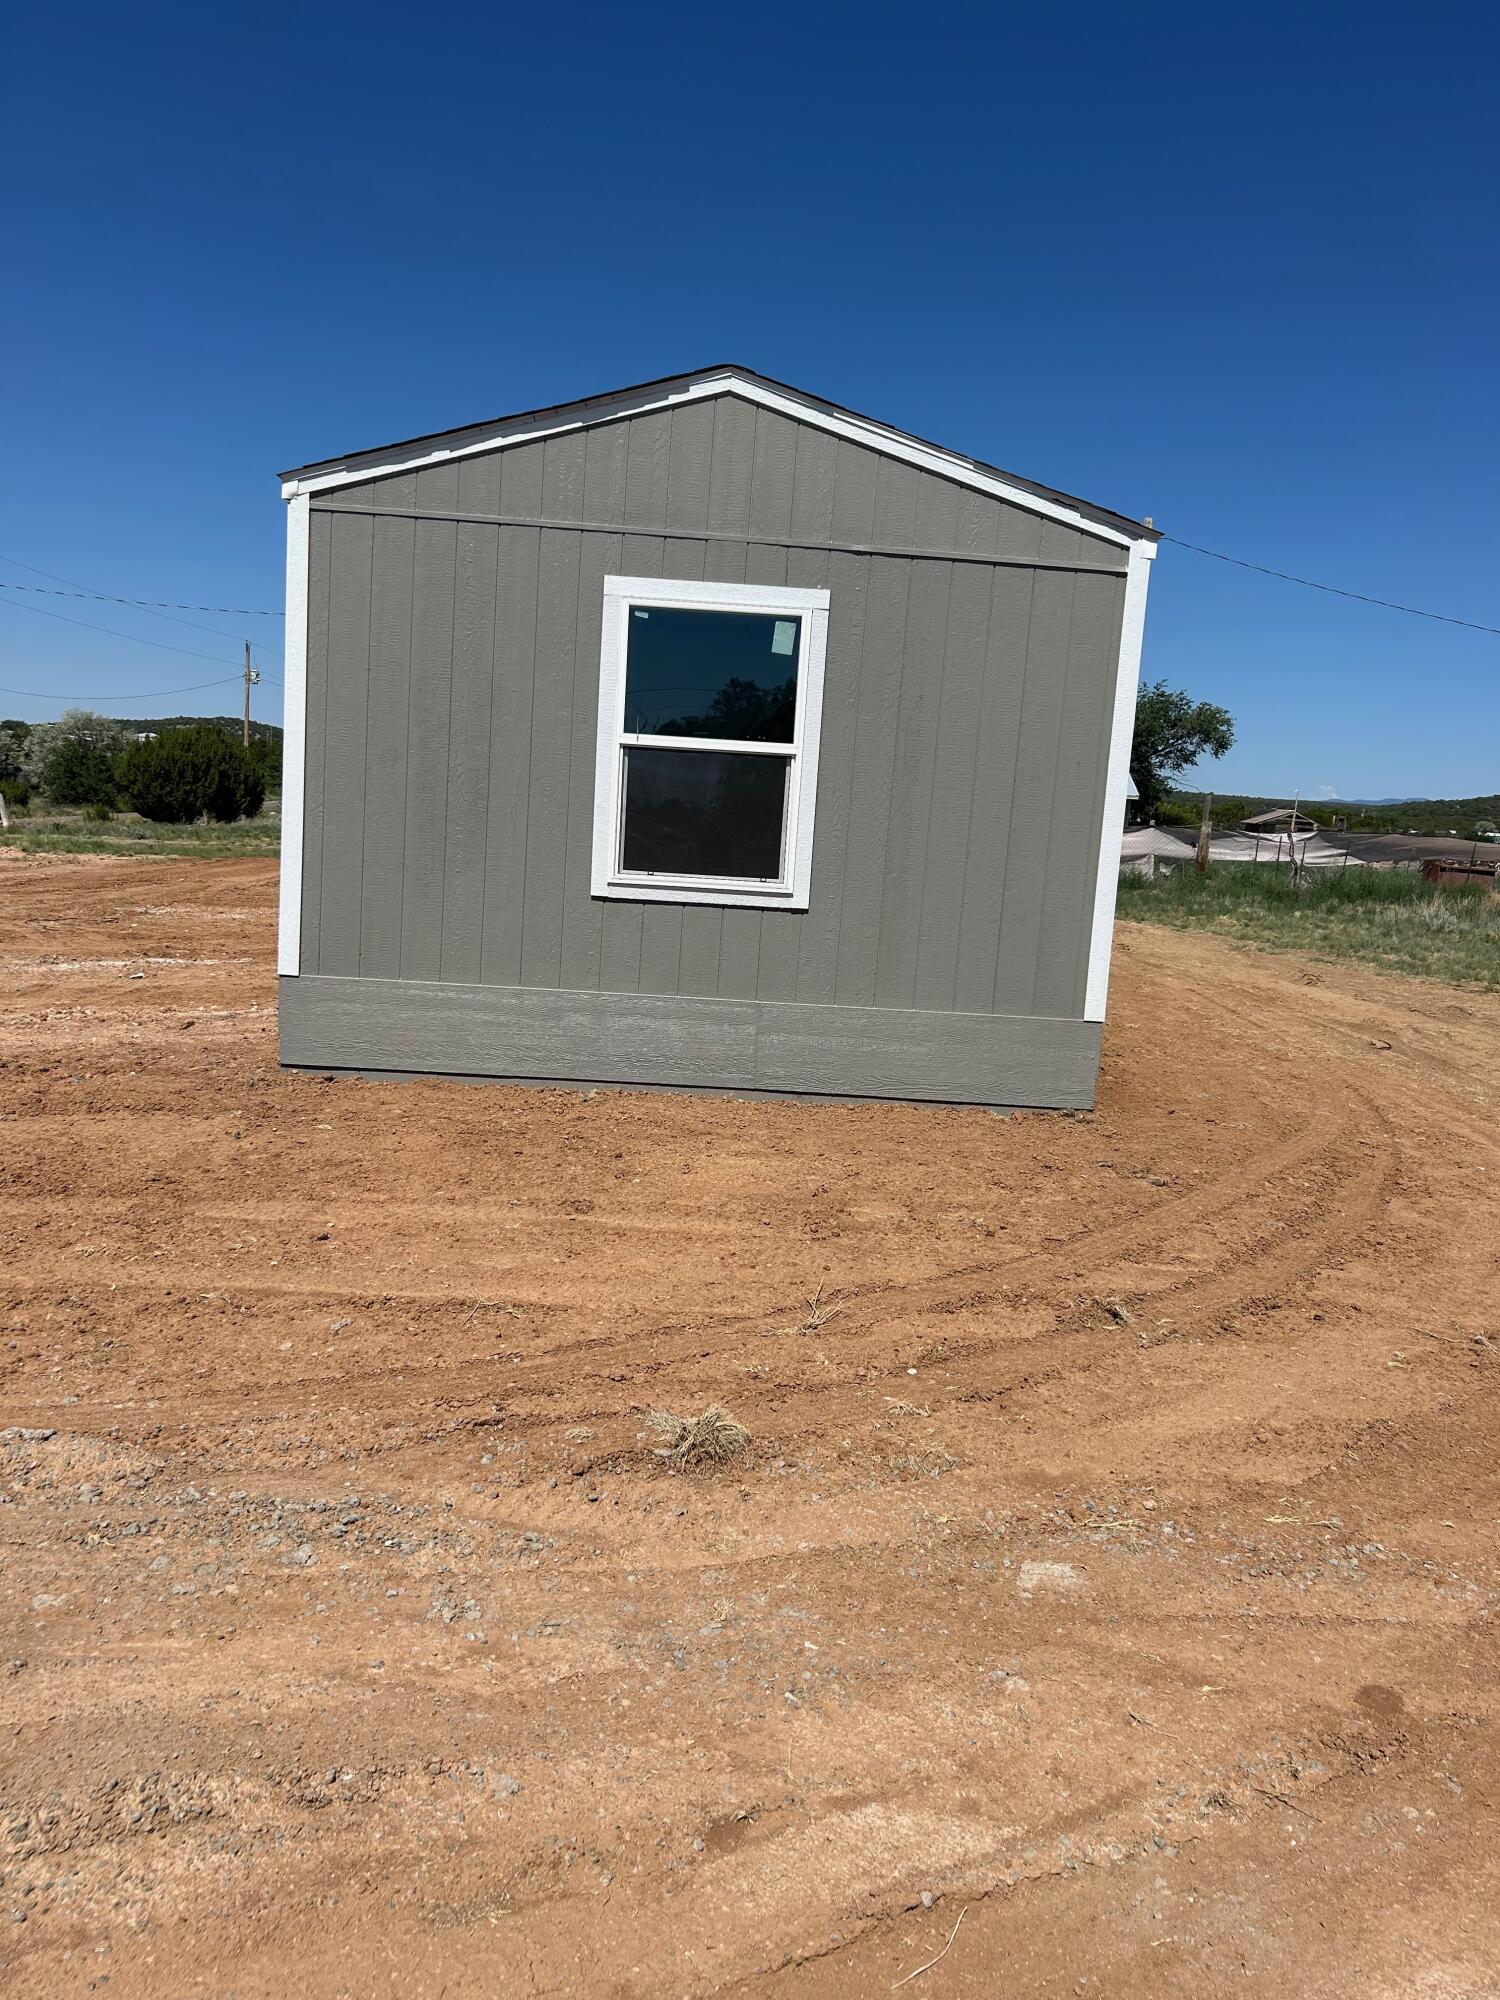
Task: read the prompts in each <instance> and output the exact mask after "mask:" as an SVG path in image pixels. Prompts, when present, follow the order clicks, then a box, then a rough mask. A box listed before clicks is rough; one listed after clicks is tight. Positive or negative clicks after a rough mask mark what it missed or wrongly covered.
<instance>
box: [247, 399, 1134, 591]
mask: <svg viewBox="0 0 1500 2000" xmlns="http://www.w3.org/2000/svg"><path fill="white" fill-rule="evenodd" d="M735 393H739V394H742V395H750V396H751V397H752V398H753V399H755V400H761V401H764V400H767V399H768V398H774V399H776V400H777V401H780V402H784V403H786V404H788V405H790V406H791V408H790V410H789V414H791V415H793V416H794V417H795V416H798V415H800V416H802V417H803V418H804V419H811V420H812V421H814V422H819V421H821V422H822V423H823V424H825V425H826V426H827V427H829V428H831V429H834V430H838V431H841V432H843V433H844V434H845V435H849V436H852V437H854V438H855V441H857V442H859V443H861V444H863V445H865V446H866V447H867V448H869V449H871V450H875V451H879V450H881V449H882V448H884V449H885V450H887V451H895V452H896V453H897V454H898V455H903V456H910V455H913V454H917V453H919V454H921V455H923V457H924V458H928V459H930V461H931V463H930V464H929V467H928V469H930V470H933V471H935V472H937V473H938V474H939V476H943V477H948V478H953V479H957V480H959V481H961V482H963V483H967V484H971V485H974V486H976V487H979V488H980V489H981V490H992V489H993V488H994V487H995V486H997V485H998V486H1000V487H1003V488H1005V489H1007V492H1006V493H1005V494H1004V495H1002V496H1001V497H1012V496H1013V497H1014V498H1015V500H1016V501H1017V502H1018V503H1019V504H1021V505H1025V504H1026V502H1027V501H1028V500H1030V501H1032V502H1035V503H1039V504H1040V506H1041V509H1042V511H1044V512H1049V513H1050V512H1057V513H1062V514H1065V515H1068V516H1072V517H1075V518H1076V520H1077V524H1078V525H1079V526H1080V527H1083V528H1084V529H1090V528H1093V529H1096V530H1098V531H1100V532H1103V533H1104V534H1105V535H1107V536H1109V537H1110V538H1111V539H1117V540H1121V541H1126V542H1130V543H1134V544H1137V545H1139V546H1141V548H1142V552H1143V553H1144V554H1152V553H1154V550H1155V545H1156V543H1157V542H1158V541H1159V540H1160V539H1161V531H1160V530H1159V529H1157V528H1156V527H1154V526H1148V525H1147V524H1146V523H1145V522H1143V521H1137V520H1135V519H1134V518H1133V517H1132V516H1131V515H1128V514H1120V513H1117V512H1115V511H1114V510H1113V509H1112V508H1107V507H1100V506H1097V505H1096V504H1095V503H1094V502H1092V501H1088V500H1083V499H1080V498H1079V497H1078V496H1077V495H1076V494H1070V493H1064V492H1062V491H1061V490H1060V489H1058V488H1056V487H1050V486H1043V485H1041V484H1040V483H1038V482H1037V481H1035V480H1029V479H1025V478H1023V477H1021V476H1020V475H1019V474H1016V473H1012V472H1006V471H1004V470H1003V469H1002V468H1001V467H999V466H993V465H988V464H986V463H985V462H984V461H983V460H982V459H976V458H971V457H969V456H968V455H967V454H965V453H962V452H956V451H953V450H952V449H951V448H950V447H948V446H946V445H939V444H934V443H933V442H932V441H931V440H930V439H928V438H922V437H919V436H917V435H916V434H915V433H914V432H911V431H902V430H898V429H896V428H895V426H894V425H891V424H886V423H882V422H881V421H880V420H879V419H878V418H875V417H867V416H864V415H862V414H861V413H860V412H858V411H855V410H850V409H847V408H845V407H844V405H842V404H839V403H832V402H829V401H827V400H826V399H825V398H824V397H821V396H814V395H812V394H810V393H809V392H808V391H807V390H805V389H798V388H795V387H793V386H792V385H791V384H789V383H785V382H778V381H777V380H776V379H775V378H774V377H772V376H768V375H761V374H758V373H757V372H756V371H755V370H754V369H752V368H745V367H743V366H741V365H739V364H738V363H734V362H723V363H719V364H717V365H715V366H712V367H708V368H696V369H692V370H690V371H688V372H686V373H683V374H679V375H663V376H658V377H656V378H655V379H654V380H652V381H649V382H640V383H635V384H633V385H631V386H630V387H628V388H624V389H615V390H610V391H608V392H607V393H604V394H600V395H594V396H583V397H579V398H576V399H575V400H573V401H571V402H567V403H556V404H549V405H545V406H543V407H542V408H540V409H534V410H521V411H517V412H516V413H514V414H513V415H510V416H503V417H492V418H490V419H488V420H486V421H485V422H483V423H477V424H464V425H461V426H459V427H457V428H455V429H452V430H446V431H431V432H427V433H425V434H423V435H422V436H420V437H413V438H404V439H400V440H398V441H396V442H395V443H392V444H386V445H376V446H372V447H369V448H367V449H365V450H362V451H357V452H349V453H346V454H344V455H343V456H341V457H336V458H324V459H315V460H313V461H311V462H310V463H309V464H306V465H300V466H294V467H292V468H291V469H290V470H288V471H286V472H283V473H281V474H280V475H279V476H280V478H281V481H282V490H283V496H284V497H286V498H290V497H292V495H293V494H295V493H298V492H303V491H311V490H313V489H314V488H315V487H324V486H332V485H341V484H346V483H349V482H352V481H356V480H360V479H366V478H378V477H383V476H388V475H389V474H392V473H395V472H399V471H402V470H409V469H415V467H416V466H417V465H419V464H431V463H435V462H441V461H443V460H445V459H448V458H452V457H462V456H467V455H470V454H472V453H475V452H478V451H482V450H485V449H495V450H498V449H501V448H503V446H505V445H507V444H515V443H523V442H525V441H526V439H527V438H528V437H529V436H546V435H548V434H550V433H552V432H555V431H557V430H562V429H578V428H582V427H584V426H585V425H587V424H589V423H598V422H605V421H610V420H613V419H618V418H623V417H626V416H629V415H631V414H636V413H641V412H642V411H644V410H646V409H654V408H660V407H662V406H663V405H666V404H670V403H673V402H677V401H688V400H692V399H694V398H696V397H699V396H703V395H707V394H735Z"/></svg>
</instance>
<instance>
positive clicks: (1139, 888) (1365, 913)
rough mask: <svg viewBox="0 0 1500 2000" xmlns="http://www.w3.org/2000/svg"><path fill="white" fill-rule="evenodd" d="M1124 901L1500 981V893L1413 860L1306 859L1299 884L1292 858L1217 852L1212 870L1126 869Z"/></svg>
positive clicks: (1412, 966)
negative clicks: (1399, 865)
mask: <svg viewBox="0 0 1500 2000" xmlns="http://www.w3.org/2000/svg"><path fill="white" fill-rule="evenodd" d="M1118 907H1119V914H1120V916H1121V917H1124V918H1127V919H1132V920H1134V921H1135V922H1137V923H1148V924H1167V925H1170V926H1171V927H1172V928H1174V929H1177V930H1207V931H1213V932H1215V933H1217V934H1218V935H1219V936H1221V937H1232V938H1242V939H1244V940H1246V941H1247V942H1249V943H1253V944H1259V945H1264V946H1265V947H1267V948H1268V949H1269V950H1271V951H1298V952H1306V953H1309V954H1311V955H1312V956H1315V957H1319V958H1329V959H1355V960H1358V961H1360V962H1362V963H1363V964H1366V965H1375V966H1379V967H1381V968H1382V969H1383V970H1385V971H1388V972H1406V973H1411V974H1413V975H1415V976H1416V977H1418V978H1421V979H1443V980H1447V981H1449V982H1451V983H1452V984H1454V985H1460V986H1467V985H1474V986H1487V987H1491V988H1500V896H1497V895H1495V894H1493V893H1492V892H1491V891H1490V890H1489V889H1486V888H1483V887H1481V886H1478V885H1473V884H1465V885H1464V886H1463V887H1462V888H1456V889H1435V888H1433V887H1431V885H1430V884H1428V883H1426V882H1424V881H1423V880H1422V878H1421V876H1420V875H1418V874H1416V873H1415V872H1414V871H1411V870H1407V869H1387V868H1347V869H1345V868H1340V869H1333V868H1329V869H1309V870H1308V871H1307V873H1306V874H1305V875H1304V876H1303V879H1302V883H1301V885H1300V887H1299V886H1298V885H1296V884H1295V883H1294V882H1293V880H1292V876H1291V871H1290V870H1289V869H1287V868H1274V867H1271V866H1270V865H1269V864H1262V865H1255V864H1236V863H1234V862H1218V863H1216V864H1214V865H1212V866H1211V867H1210V868H1209V870H1208V873H1207V874H1206V875H1200V874H1199V873H1198V871H1197V870H1196V869H1195V868H1177V869H1174V870H1173V871H1172V873H1171V874H1169V875H1158V876H1156V877H1155V879H1154V880H1148V879H1147V877H1145V876H1143V875H1122V876H1121V877H1120V900H1119V906H1118Z"/></svg>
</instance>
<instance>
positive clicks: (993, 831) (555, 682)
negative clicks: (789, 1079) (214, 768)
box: [302, 395, 1125, 1019]
mask: <svg viewBox="0 0 1500 2000" xmlns="http://www.w3.org/2000/svg"><path fill="white" fill-rule="evenodd" d="M876 551H882V552H876ZM883 551H889V553H885V552H883ZM985 557H995V558H1000V559H1002V560H1003V562H1004V563H1005V564H1008V565H1014V564H1017V563H1025V562H1026V561H1027V560H1028V559H1033V560H1037V561H1040V562H1049V561H1050V562H1053V563H1082V564H1085V565H1099V566H1103V567H1104V568H1106V569H1107V570H1109V571H1110V572H1111V573H1110V574H1096V573H1090V572H1089V571H1088V570H1087V569H1085V570H1071V569H1049V568H1035V569H1033V568H1028V567H1014V566H1000V565H999V564H992V563H987V562H985V561H984V560H983V558H985ZM1124 570H1125V551H1124V550H1123V549H1121V548H1119V547H1118V546H1116V545H1114V544H1112V543H1108V542H1104V541H1101V540H1100V539H1099V538H1098V537H1096V536H1091V535H1089V534H1088V533H1086V532H1084V531H1081V530H1078V529H1074V528H1071V527H1068V526H1066V525H1063V524H1060V523H1056V522H1052V521H1050V520H1046V519H1044V518H1043V517H1041V516H1038V515H1036V514H1034V513H1030V512H1028V511H1026V510H1025V509H1024V508H1021V507H1018V506H1012V505H1007V504H1006V503H1003V502H1001V501H997V500H992V499H990V498H989V497H988V496H986V495H983V494H980V493H976V492H973V491H971V490H969V489H967V488H964V487H961V486H959V485H957V484H955V483H954V482H952V481H949V480H945V479H942V478H939V477H937V476H935V475H932V474H929V473H926V472H923V471H921V470H919V469H918V468H916V467H914V466H911V465H908V464H906V463H905V462H904V461H901V460H898V459H894V458H888V457H885V456H883V455H881V454H880V453H878V452H875V451H871V450H868V449H866V448H864V447H862V446H859V445H854V444H851V443H849V442H848V441H847V440H844V439H839V438H835V437H831V436H829V435H828V434H827V433H826V432H824V431H821V430H819V429H818V428H817V427H816V426H813V425H808V424H803V423H800V422H798V421H796V420H794V419H791V418H788V417H785V416H781V415H779V414H777V413H775V412H773V411H769V410H765V409H761V408H758V407H756V406H754V405H752V404H750V403H748V402H745V401H743V400H742V399H740V398H738V397H735V396H733V395H724V396H721V397H718V398H715V399H713V400H705V401H701V402H696V403H692V404H687V405H684V406H682V407H680V408H676V409H672V410H663V411H658V412H653V413H651V414H648V415H642V416H637V417H634V418H630V419H626V420H623V421H620V422H615V423H609V424H604V425H600V426H598V427H597V428H594V429H591V430H586V431H581V432H575V433H572V434H569V435H566V436H561V437H556V438H550V439H547V440H545V441H537V442H531V443H526V444H520V445H513V446H510V447H508V448H507V449H505V450H503V451H497V452H494V453H491V454H488V455H486V456H484V457H481V458H475V459H471V460H466V461H463V462H462V463H460V464H449V465H446V466H435V467H429V468H426V469H423V470H421V471H418V472H415V473H405V474H401V475H399V476H396V477H392V478H387V479H382V480H376V481H371V482H368V483H367V484H364V485H359V486H351V487H345V488H343V489H340V490H338V491H336V492H334V493H332V494H330V495H329V496H328V497H327V498H326V499H315V500H314V502H313V511H312V541H311V584H310V594H309V639H308V656H309V658H308V666H309V682H308V689H309V692H308V717H307V808H306V844H305V850H304V881H303V905H302V909H303V935H302V970H303V972H304V973H307V974H311V975H322V976H328V977H342V978H351V977H356V978H366V979H385V980H392V979H399V980H419V981H428V982H441V983H443V984H445V985H448V984H458V985H485V986H493V987H520V988H524V989H527V990H532V991H549V990H556V991H563V992H574V993H579V992H602V993H617V994H637V995H653V994H654V995H669V996H670V995H684V996H691V997H693V998H695V999H701V1000H703V1001H705V1002H707V1001H724V1000H739V1001H743V1000H755V1001H762V1002H791V1003H799V1004H801V1005H804V1006H809V1005H811V1006H830V1005H837V1006H846V1007H861V1008H870V1007H874V1008H883V1009H903V1010H910V1009H915V1010H918V1011H920V1012H922V1013H925V1014H936V1013H960V1014H985V1013H998V1014H1014V1015H1022V1016H1028V1015H1029V1016H1038V1017H1048V1018H1062V1019H1067V1018H1077V1017H1079V1016H1080V1015H1081V1013H1082V1008H1083V995H1084V983H1085V977H1086V967H1087V958H1088V947H1089V933H1090V923H1091V917H1092V906H1093V888H1094V873H1095V867H1096V862H1097V856H1098V851H1099V840H1100V835H1101V823H1100V813H1101V807H1102V800H1103V791H1104V772H1105V761H1106V758H1107V754H1108V738H1109V724H1110V713H1111V706H1112V697H1113V676H1114V668H1115V656H1116V651H1117V647H1118V641H1119V624H1120V613H1121V607H1122V602H1123V592H1124ZM611 572H623V573H625V574H630V575H643V576H675V577H692V578H705V579H708V580H712V581H720V582H743V581H750V582H766V583H790V584H795V585H797V586H799V587H806V586H814V585H819V586H826V587H827V588H828V589H829V591H830V593H831V608H830V615H829V632H828V656H827V670H826V683H825V690H824V708H823V746H822V759H821V766H820V770H819V776H818V806H817V820H816V830H815V836H814V848H813V881H812V894H811V902H810V907H809V908H808V909H807V910H806V911H798V912H793V911H778V910H766V911H761V910H753V909H713V908H707V907H697V906H693V907H677V906H673V905H669V904H640V903H626V902H618V901H612V900H611V901H607V902H600V901H595V900H594V899H593V898H592V896H591V895H590V893H589V882H590V856H591V847H592V831H593V788H594V738H595V711H596V705H597V698H598V660H599V628H600V616H601V605H602V595H603V580H604V578H605V576H606V575H608V574H610V573H611Z"/></svg>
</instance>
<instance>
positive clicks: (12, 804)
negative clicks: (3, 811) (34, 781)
mask: <svg viewBox="0 0 1500 2000" xmlns="http://www.w3.org/2000/svg"><path fill="white" fill-rule="evenodd" d="M0 794H3V795H4V798H5V803H6V806H7V807H8V808H9V810H10V811H11V812H24V811H25V810H26V808H27V806H29V805H30V804H31V780H30V779H29V778H0Z"/></svg>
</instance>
